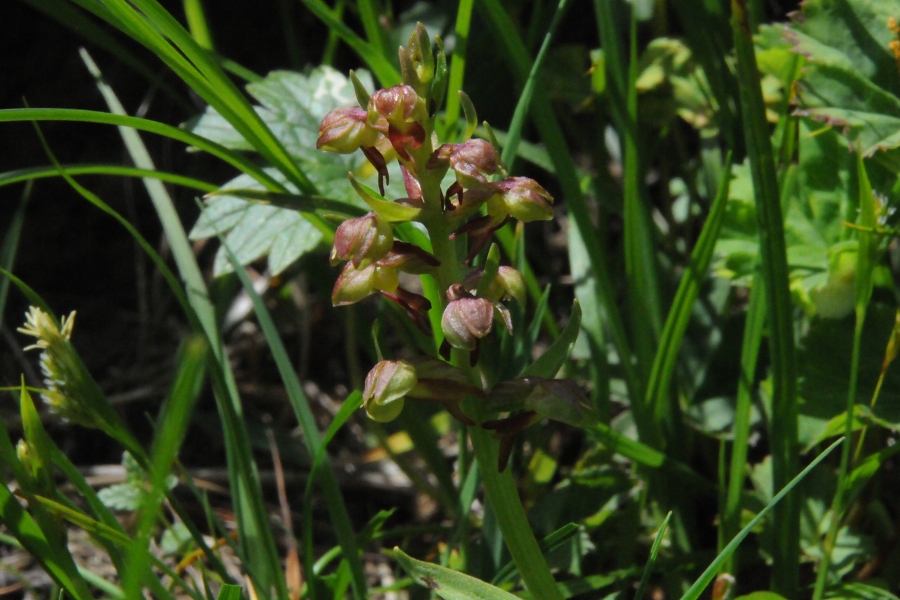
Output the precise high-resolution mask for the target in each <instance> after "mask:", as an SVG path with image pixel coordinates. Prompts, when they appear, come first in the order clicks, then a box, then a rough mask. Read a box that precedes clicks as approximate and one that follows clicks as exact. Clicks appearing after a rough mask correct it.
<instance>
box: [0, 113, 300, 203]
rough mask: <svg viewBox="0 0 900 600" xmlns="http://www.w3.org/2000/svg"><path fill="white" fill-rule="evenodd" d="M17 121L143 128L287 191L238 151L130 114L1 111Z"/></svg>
mask: <svg viewBox="0 0 900 600" xmlns="http://www.w3.org/2000/svg"><path fill="white" fill-rule="evenodd" d="M19 121H79V122H84V123H99V124H104V125H116V126H119V127H130V128H132V129H137V130H138V131H146V132H148V133H154V134H157V135H162V136H164V137H167V138H170V139H173V140H176V141H179V142H183V143H185V144H188V145H191V146H195V147H197V148H199V149H201V150H203V151H204V152H208V153H209V154H212V155H213V156H215V157H216V158H220V159H222V160H223V161H225V162H226V163H228V164H230V165H231V166H233V167H235V168H237V169H239V170H241V171H242V172H244V173H246V174H248V175H250V176H251V177H253V178H254V179H256V180H257V181H259V182H260V183H261V184H263V185H264V186H265V187H266V188H267V189H270V190H273V191H276V192H287V191H288V190H287V189H286V188H285V187H284V186H283V185H281V184H280V183H278V182H277V181H275V180H274V179H272V178H271V177H270V176H268V175H266V174H265V173H264V172H263V171H262V169H260V168H259V167H257V166H256V165H254V164H253V163H252V162H251V161H249V160H247V159H245V158H244V157H242V156H241V155H240V154H238V153H237V152H232V151H231V150H229V149H227V148H225V147H224V146H221V145H220V144H217V143H215V142H211V141H209V140H208V139H206V138H204V137H200V136H199V135H194V134H193V133H189V132H187V131H184V130H183V129H178V128H177V127H172V126H171V125H165V124H164V123H159V122H157V121H152V120H150V119H141V118H139V117H129V116H125V115H113V114H110V113H105V112H98V111H93V110H80V109H72V108H10V109H4V110H0V123H9V122H19Z"/></svg>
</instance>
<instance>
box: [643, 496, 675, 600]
mask: <svg viewBox="0 0 900 600" xmlns="http://www.w3.org/2000/svg"><path fill="white" fill-rule="evenodd" d="M671 519H672V511H669V514H667V515H666V518H665V520H663V522H662V525H660V526H659V531H658V532H656V537H655V538H654V539H653V545H652V546H651V547H650V559H649V560H648V561H647V564H646V565H645V566H644V574H643V575H642V576H641V582H640V583H639V584H638V589H637V591H636V592H635V593H634V600H643V598H644V591H645V590H646V589H647V583H648V582H649V581H650V575H652V574H653V567H654V566H656V557H657V556H658V555H659V547H660V546H661V545H662V541H663V538H664V537H665V535H666V529H667V528H668V527H669V521H670V520H671Z"/></svg>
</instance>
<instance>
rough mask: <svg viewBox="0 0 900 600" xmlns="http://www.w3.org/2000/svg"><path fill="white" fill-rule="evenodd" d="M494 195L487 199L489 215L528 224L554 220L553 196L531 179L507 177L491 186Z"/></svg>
mask: <svg viewBox="0 0 900 600" xmlns="http://www.w3.org/2000/svg"><path fill="white" fill-rule="evenodd" d="M491 189H492V190H493V191H494V193H493V194H492V195H491V196H490V197H489V198H488V199H487V208H488V214H490V215H493V216H500V215H510V216H511V217H513V218H515V219H518V220H520V221H522V222H523V223H527V222H529V221H546V220H549V219H552V218H553V208H552V206H551V205H552V204H553V196H551V195H550V194H549V193H548V192H547V190H545V189H544V188H542V187H541V186H540V185H539V184H538V182H536V181H535V180H534V179H531V178H529V177H507V178H506V179H504V180H503V181H498V182H496V183H493V184H491Z"/></svg>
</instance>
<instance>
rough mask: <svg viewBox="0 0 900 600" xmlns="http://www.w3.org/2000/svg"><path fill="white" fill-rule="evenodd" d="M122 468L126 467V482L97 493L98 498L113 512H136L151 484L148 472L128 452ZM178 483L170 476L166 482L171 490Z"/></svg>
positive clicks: (124, 457)
mask: <svg viewBox="0 0 900 600" xmlns="http://www.w3.org/2000/svg"><path fill="white" fill-rule="evenodd" d="M122 466H123V467H125V482H124V483H116V484H113V485H110V486H107V487H105V488H103V489H101V490H100V491H98V492H97V497H98V498H100V501H101V502H103V505H104V506H105V507H107V508H110V509H112V510H121V511H134V510H137V509H138V508H140V506H141V500H142V498H143V494H144V492H145V490H146V488H147V485H148V484H149V482H148V480H147V472H146V471H145V470H144V469H143V468H141V465H140V464H138V461H137V460H135V458H134V457H133V456H132V455H131V454H130V453H128V452H124V453H123V454H122ZM177 483H178V479H177V478H176V477H175V476H174V475H169V477H168V478H167V480H166V486H167V487H168V489H170V490H171V489H172V488H174V487H175V485H176V484H177Z"/></svg>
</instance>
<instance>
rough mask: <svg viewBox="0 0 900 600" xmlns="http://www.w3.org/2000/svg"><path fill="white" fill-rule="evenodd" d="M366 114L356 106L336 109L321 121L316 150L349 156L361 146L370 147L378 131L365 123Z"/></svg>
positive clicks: (376, 137)
mask: <svg viewBox="0 0 900 600" xmlns="http://www.w3.org/2000/svg"><path fill="white" fill-rule="evenodd" d="M367 114H368V113H367V112H366V111H365V110H363V109H361V108H359V107H356V106H341V107H338V108H336V109H334V110H332V111H331V112H329V113H328V114H327V115H325V118H324V119H322V124H321V125H320V126H319V139H318V140H316V148H318V149H319V150H325V151H327V152H337V153H338V154H350V153H352V152H356V151H357V150H359V148H360V147H361V146H372V145H374V144H375V141H376V140H377V139H378V134H379V132H378V130H377V129H375V128H374V127H370V126H369V124H368V123H367V121H366V118H367Z"/></svg>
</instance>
